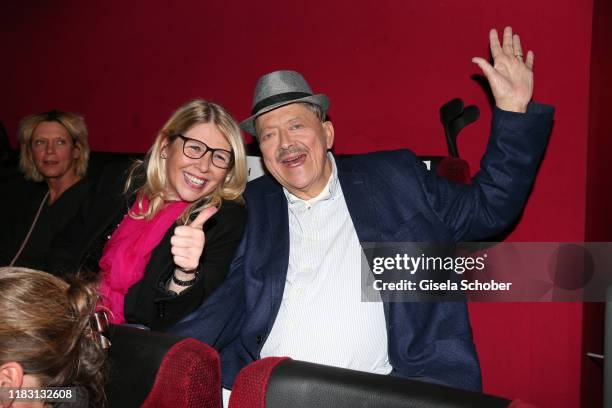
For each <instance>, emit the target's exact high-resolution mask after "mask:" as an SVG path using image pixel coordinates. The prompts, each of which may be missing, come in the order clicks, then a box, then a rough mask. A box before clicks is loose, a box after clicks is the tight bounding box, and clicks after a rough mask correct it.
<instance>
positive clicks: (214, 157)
mask: <svg viewBox="0 0 612 408" xmlns="http://www.w3.org/2000/svg"><path fill="white" fill-rule="evenodd" d="M174 137H175V138H176V137H180V138H181V139H183V154H184V155H185V156H187V157H189V158H190V159H201V158H202V157H204V155H206V153H208V152H211V163H212V164H213V165H214V166H216V167H219V168H220V169H228V168H230V167H231V166H232V164H233V162H234V154H233V153H232V152H230V151H228V150H225V149H213V148H212V147H209V146H208V145H207V144H206V143H204V142H200V141H199V140H196V139H192V138H190V137H186V136H183V135H180V134H179V135H174Z"/></svg>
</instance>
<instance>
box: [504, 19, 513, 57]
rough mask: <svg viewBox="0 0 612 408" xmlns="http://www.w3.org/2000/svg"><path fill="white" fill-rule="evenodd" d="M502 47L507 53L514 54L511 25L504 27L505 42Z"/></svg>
mask: <svg viewBox="0 0 612 408" xmlns="http://www.w3.org/2000/svg"><path fill="white" fill-rule="evenodd" d="M502 48H503V50H504V53H505V54H507V55H512V56H514V52H513V47H512V27H510V26H508V27H506V28H504V42H503V45H502Z"/></svg>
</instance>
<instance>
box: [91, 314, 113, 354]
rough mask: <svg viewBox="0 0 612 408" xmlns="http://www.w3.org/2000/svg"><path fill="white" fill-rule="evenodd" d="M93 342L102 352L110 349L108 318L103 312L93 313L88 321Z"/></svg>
mask: <svg viewBox="0 0 612 408" xmlns="http://www.w3.org/2000/svg"><path fill="white" fill-rule="evenodd" d="M89 324H90V326H91V331H92V334H93V336H94V340H95V341H96V342H97V343H98V344H99V345H100V347H101V348H102V349H104V350H106V349H108V348H110V346H111V342H110V340H109V335H108V316H107V314H106V312H105V311H104V310H100V311H97V312H94V313H93V314H92V315H91V318H90V319H89Z"/></svg>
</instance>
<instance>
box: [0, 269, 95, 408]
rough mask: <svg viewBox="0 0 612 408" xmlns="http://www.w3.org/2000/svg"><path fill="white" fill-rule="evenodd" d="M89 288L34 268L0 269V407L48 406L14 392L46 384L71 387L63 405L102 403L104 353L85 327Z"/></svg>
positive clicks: (92, 301) (92, 300)
mask: <svg viewBox="0 0 612 408" xmlns="http://www.w3.org/2000/svg"><path fill="white" fill-rule="evenodd" d="M92 289H93V288H90V287H88V286H84V285H82V284H81V283H78V282H72V283H71V284H68V283H66V282H65V281H63V280H61V279H59V278H57V277H55V276H52V275H50V274H48V273H45V272H41V271H37V270H32V269H26V268H15V267H5V268H0V310H2V313H0V407H14V408H18V407H24V408H25V407H26V406H27V407H43V406H49V405H45V404H44V402H42V401H38V402H37V401H29V402H28V401H25V400H20V399H17V398H15V395H14V392H15V390H19V389H24V388H39V389H48V388H49V387H76V388H73V391H74V392H75V395H74V397H76V401H74V399H73V401H74V402H72V403H66V406H70V407H74V408H82V407H88V406H92V407H99V406H102V404H103V400H104V391H103V390H104V380H105V372H106V370H105V364H104V361H105V354H104V352H103V350H102V348H101V346H100V344H98V342H97V341H95V339H96V338H97V336H95V335H94V333H93V332H92V328H91V326H90V319H91V316H92V313H93V312H94V308H95V305H96V296H95V290H92ZM11 391H12V392H13V394H11ZM71 392H72V391H71ZM20 401H21V402H20ZM55 406H60V405H57V404H56V405H55ZM62 406H63V405H62Z"/></svg>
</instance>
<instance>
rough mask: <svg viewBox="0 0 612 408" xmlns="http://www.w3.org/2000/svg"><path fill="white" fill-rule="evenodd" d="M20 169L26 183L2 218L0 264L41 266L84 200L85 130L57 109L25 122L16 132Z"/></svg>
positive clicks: (80, 120)
mask: <svg viewBox="0 0 612 408" xmlns="http://www.w3.org/2000/svg"><path fill="white" fill-rule="evenodd" d="M19 145H20V159H19V166H20V168H21V171H22V172H23V175H24V177H25V179H26V180H29V181H33V182H34V183H18V185H17V186H14V187H12V188H11V190H12V191H13V194H12V197H11V201H10V203H9V204H8V205H9V207H12V208H11V209H10V210H8V211H6V214H3V216H4V218H5V219H3V222H2V224H3V232H2V233H1V235H2V236H1V237H0V242H1V243H2V245H1V249H0V265H9V264H10V265H21V266H29V267H35V268H42V267H43V266H44V262H45V257H46V255H47V252H48V251H49V248H50V246H51V244H52V242H53V239H54V238H55V237H56V236H57V234H59V232H60V231H62V230H63V228H64V227H65V226H66V225H67V224H68V222H69V221H70V220H71V219H72V217H73V216H74V215H75V214H76V212H77V211H78V209H79V207H80V205H81V203H82V201H83V200H84V199H85V197H86V196H87V194H88V192H89V189H90V184H89V182H88V181H86V180H85V179H84V177H85V173H86V171H87V163H88V160H89V144H88V142H87V126H86V125H85V121H84V120H83V118H82V117H81V116H79V115H76V114H74V113H70V112H64V111H60V110H53V111H50V112H43V113H38V114H34V115H30V116H27V117H25V118H24V119H23V120H22V121H21V123H20V127H19Z"/></svg>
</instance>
